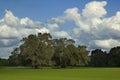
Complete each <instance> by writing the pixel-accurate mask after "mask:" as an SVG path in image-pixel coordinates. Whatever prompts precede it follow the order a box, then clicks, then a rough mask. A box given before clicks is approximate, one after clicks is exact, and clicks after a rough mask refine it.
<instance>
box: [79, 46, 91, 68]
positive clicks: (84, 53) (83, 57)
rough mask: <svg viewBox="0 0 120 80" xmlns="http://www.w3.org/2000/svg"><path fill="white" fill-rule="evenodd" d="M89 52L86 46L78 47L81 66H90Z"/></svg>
mask: <svg viewBox="0 0 120 80" xmlns="http://www.w3.org/2000/svg"><path fill="white" fill-rule="evenodd" d="M88 54H89V51H88V50H87V47H86V46H80V45H79V46H78V55H79V60H78V61H79V63H78V65H79V66H88V63H89V61H90V58H89V56H88Z"/></svg>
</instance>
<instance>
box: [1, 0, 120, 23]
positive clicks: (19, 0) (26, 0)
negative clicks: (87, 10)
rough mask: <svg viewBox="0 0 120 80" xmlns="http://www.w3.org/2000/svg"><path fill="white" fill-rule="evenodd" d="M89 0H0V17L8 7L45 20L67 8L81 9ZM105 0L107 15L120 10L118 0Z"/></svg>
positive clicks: (16, 13) (24, 15)
mask: <svg viewBox="0 0 120 80" xmlns="http://www.w3.org/2000/svg"><path fill="white" fill-rule="evenodd" d="M90 1H94V0H0V14H1V15H0V17H2V16H3V14H4V10H5V9H8V10H11V11H12V12H13V13H14V15H15V16H18V17H21V18H22V17H26V16H27V17H29V18H31V19H33V20H40V21H46V20H48V19H50V18H52V17H57V16H59V15H62V14H63V12H64V11H65V10H66V9H68V8H72V7H78V8H79V10H80V11H82V9H83V8H84V6H85V4H86V3H88V2H90ZM96 1H103V0H96ZM104 1H105V0H104ZM106 1H107V3H108V4H107V6H106V10H107V12H108V14H107V16H112V15H114V14H115V13H116V11H119V10H120V0H106Z"/></svg>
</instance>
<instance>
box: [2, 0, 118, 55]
mask: <svg viewBox="0 0 120 80" xmlns="http://www.w3.org/2000/svg"><path fill="white" fill-rule="evenodd" d="M106 5H107V2H106V1H92V2H89V3H88V4H86V5H85V8H84V9H83V10H82V12H81V13H80V12H79V9H78V8H77V7H74V8H69V9H66V10H65V11H64V15H62V16H58V17H56V18H52V19H51V20H47V22H40V21H33V20H31V19H29V18H28V17H25V18H18V17H16V16H14V15H13V13H12V12H11V11H8V10H6V11H5V12H6V13H5V16H4V17H3V18H2V19H1V20H0V51H1V52H2V51H3V52H4V53H6V54H3V53H0V56H3V57H5V56H7V55H8V53H7V52H10V51H11V50H12V49H13V47H15V46H17V45H19V40H21V39H22V38H23V37H26V36H28V35H29V34H37V33H38V32H42V33H45V32H47V33H51V34H52V36H53V37H54V38H65V37H66V38H72V39H74V40H75V41H76V42H77V43H76V44H82V45H86V46H88V48H89V49H95V48H102V49H109V48H112V47H115V46H120V11H118V12H116V15H114V16H111V17H108V18H106V17H105V15H106V14H107V11H106V9H105V6H106ZM68 23H72V24H74V26H73V28H71V29H69V26H68V29H67V30H64V29H61V26H64V25H66V24H68ZM65 27H67V26H65ZM6 49H7V50H6ZM5 50H6V51H5Z"/></svg>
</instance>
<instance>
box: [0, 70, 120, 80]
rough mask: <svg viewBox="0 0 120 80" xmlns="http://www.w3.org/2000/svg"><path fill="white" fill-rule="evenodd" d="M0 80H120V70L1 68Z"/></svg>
mask: <svg viewBox="0 0 120 80" xmlns="http://www.w3.org/2000/svg"><path fill="white" fill-rule="evenodd" d="M0 80H120V68H79V69H20V68H0Z"/></svg>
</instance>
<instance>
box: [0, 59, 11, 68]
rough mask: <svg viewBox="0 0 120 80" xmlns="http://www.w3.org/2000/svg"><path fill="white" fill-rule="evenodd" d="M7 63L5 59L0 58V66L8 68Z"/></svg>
mask: <svg viewBox="0 0 120 80" xmlns="http://www.w3.org/2000/svg"><path fill="white" fill-rule="evenodd" d="M8 65H9V62H8V60H7V59H2V58H0V66H8Z"/></svg>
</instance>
